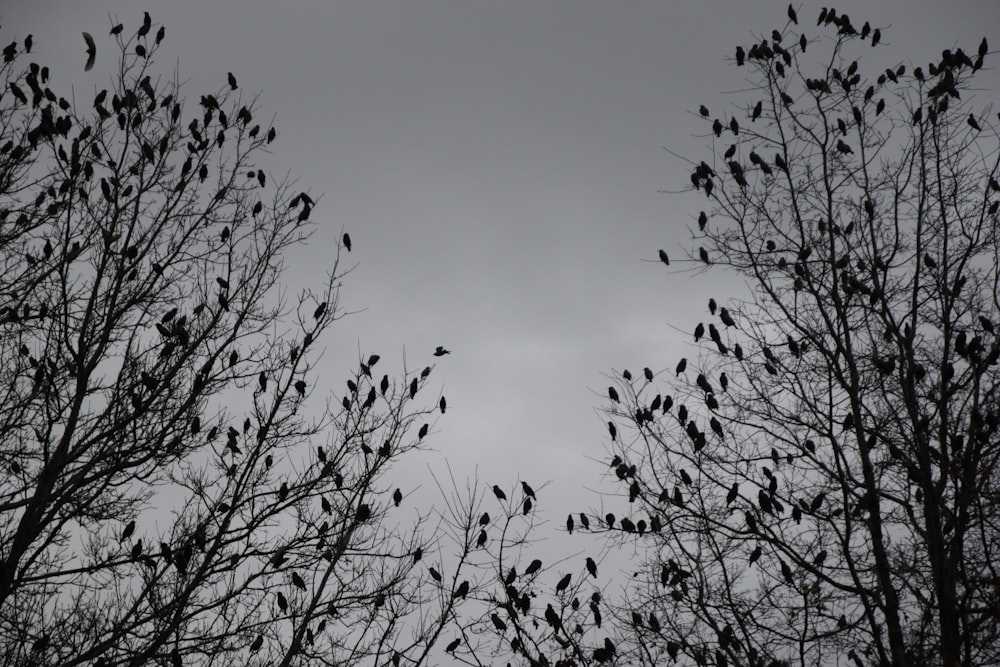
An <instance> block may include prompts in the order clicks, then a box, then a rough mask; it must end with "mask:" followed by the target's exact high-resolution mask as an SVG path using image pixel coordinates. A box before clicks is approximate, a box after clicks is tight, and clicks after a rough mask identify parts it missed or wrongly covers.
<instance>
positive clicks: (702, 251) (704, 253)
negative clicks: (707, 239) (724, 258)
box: [698, 247, 712, 264]
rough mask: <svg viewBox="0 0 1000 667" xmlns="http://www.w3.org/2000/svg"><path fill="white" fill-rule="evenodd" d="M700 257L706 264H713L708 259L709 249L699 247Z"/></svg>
mask: <svg viewBox="0 0 1000 667" xmlns="http://www.w3.org/2000/svg"><path fill="white" fill-rule="evenodd" d="M698 257H699V258H701V261H703V262H704V263H705V264H711V263H712V262H711V261H709V259H708V251H707V250H705V248H703V247H702V248H698Z"/></svg>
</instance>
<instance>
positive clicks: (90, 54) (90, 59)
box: [83, 32, 97, 72]
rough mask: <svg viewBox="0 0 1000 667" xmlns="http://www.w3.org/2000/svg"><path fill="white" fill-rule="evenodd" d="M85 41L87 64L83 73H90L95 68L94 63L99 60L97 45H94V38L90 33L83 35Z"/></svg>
mask: <svg viewBox="0 0 1000 667" xmlns="http://www.w3.org/2000/svg"><path fill="white" fill-rule="evenodd" d="M83 41H85V42H86V43H87V64H86V65H84V67H83V71H85V72H89V71H90V70H91V69H92V68H93V67H94V61H95V60H96V59H97V45H96V44H94V38H93V37H92V36H91V34H90V33H89V32H84V33H83Z"/></svg>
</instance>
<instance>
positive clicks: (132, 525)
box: [122, 519, 135, 541]
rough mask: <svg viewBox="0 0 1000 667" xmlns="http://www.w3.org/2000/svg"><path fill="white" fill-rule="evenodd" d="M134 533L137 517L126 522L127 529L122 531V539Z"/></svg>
mask: <svg viewBox="0 0 1000 667" xmlns="http://www.w3.org/2000/svg"><path fill="white" fill-rule="evenodd" d="M133 533H135V519H132V520H131V521H129V522H128V523H127V524H125V530H123V531H122V541H124V540H127V539H128V538H130V537H132V534H133Z"/></svg>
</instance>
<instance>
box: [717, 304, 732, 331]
mask: <svg viewBox="0 0 1000 667" xmlns="http://www.w3.org/2000/svg"><path fill="white" fill-rule="evenodd" d="M719 319H720V320H722V323H723V324H725V325H726V326H727V327H735V326H736V321H735V320H733V316H732V315H730V314H729V311H728V310H726V309H725V308H722V309H721V310H720V311H719Z"/></svg>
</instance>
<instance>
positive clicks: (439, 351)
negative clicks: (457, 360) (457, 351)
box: [434, 345, 451, 357]
mask: <svg viewBox="0 0 1000 667" xmlns="http://www.w3.org/2000/svg"><path fill="white" fill-rule="evenodd" d="M446 354H451V350H446V349H444V348H443V347H442V346H440V345H438V346H437V347H436V348H435V349H434V356H435V357H443V356H444V355H446Z"/></svg>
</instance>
